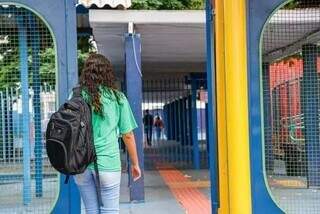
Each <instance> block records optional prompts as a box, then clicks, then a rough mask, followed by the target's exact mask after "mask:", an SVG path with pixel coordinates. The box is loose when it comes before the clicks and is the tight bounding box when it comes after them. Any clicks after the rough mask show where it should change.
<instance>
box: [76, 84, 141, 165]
mask: <svg viewBox="0 0 320 214" xmlns="http://www.w3.org/2000/svg"><path fill="white" fill-rule="evenodd" d="M115 93H117V97H118V100H117V97H116V95H115ZM82 95H83V97H84V98H88V96H87V94H86V92H82ZM100 95H101V98H100V99H101V103H102V105H103V116H101V115H98V114H96V113H94V112H92V127H93V139H94V145H95V148H96V152H97V157H98V168H99V170H100V171H120V170H121V162H120V151H119V143H118V138H119V136H120V135H121V134H126V133H129V132H131V131H132V130H133V129H135V128H137V123H136V121H135V119H134V116H133V113H132V110H131V108H130V105H129V102H128V100H127V98H126V96H125V95H124V94H123V93H122V92H114V91H112V90H110V89H107V88H101V89H100ZM89 169H92V170H93V169H94V165H93V164H90V165H89Z"/></svg>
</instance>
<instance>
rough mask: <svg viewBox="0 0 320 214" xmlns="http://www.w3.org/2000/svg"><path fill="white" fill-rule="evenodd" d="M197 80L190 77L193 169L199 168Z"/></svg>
mask: <svg viewBox="0 0 320 214" xmlns="http://www.w3.org/2000/svg"><path fill="white" fill-rule="evenodd" d="M197 113H198V112H197V80H196V79H195V78H192V79H191V139H192V145H193V164H194V168H195V169H200V152H199V142H198V118H197Z"/></svg>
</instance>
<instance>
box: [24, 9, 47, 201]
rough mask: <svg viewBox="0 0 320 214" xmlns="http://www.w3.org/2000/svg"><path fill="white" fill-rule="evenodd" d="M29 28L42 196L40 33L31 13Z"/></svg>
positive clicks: (37, 179) (38, 193)
mask: <svg viewBox="0 0 320 214" xmlns="http://www.w3.org/2000/svg"><path fill="white" fill-rule="evenodd" d="M28 18H29V20H28V21H29V30H30V33H31V36H32V38H33V40H32V45H31V57H32V64H31V72H32V79H33V81H32V82H33V87H32V89H33V112H34V132H35V133H34V141H35V142H34V154H35V182H36V189H35V190H36V197H42V194H43V190H42V186H43V184H42V180H43V175H42V135H41V130H42V127H41V101H40V92H41V91H40V86H41V80H40V35H39V32H38V31H37V28H38V26H37V21H36V19H35V16H34V15H33V14H29V16H28Z"/></svg>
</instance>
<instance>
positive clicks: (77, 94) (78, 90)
mask: <svg viewBox="0 0 320 214" xmlns="http://www.w3.org/2000/svg"><path fill="white" fill-rule="evenodd" d="M81 91H82V88H81V86H80V85H77V86H76V87H74V88H73V89H72V92H73V97H80V96H81Z"/></svg>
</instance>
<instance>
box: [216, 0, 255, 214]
mask: <svg viewBox="0 0 320 214" xmlns="http://www.w3.org/2000/svg"><path fill="white" fill-rule="evenodd" d="M216 23H217V24H216V26H217V29H216V33H217V35H216V37H217V38H216V45H217V53H216V56H217V105H218V106H217V108H218V109H217V112H218V140H219V174H220V175H219V178H220V188H219V190H220V207H221V208H220V210H219V213H223V214H224V213H232V214H234V213H239V214H250V213H251V184H250V157H249V124H248V120H249V118H248V83H247V44H246V40H247V37H246V1H245V0H237V1H235V0H224V1H223V0H216Z"/></svg>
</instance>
